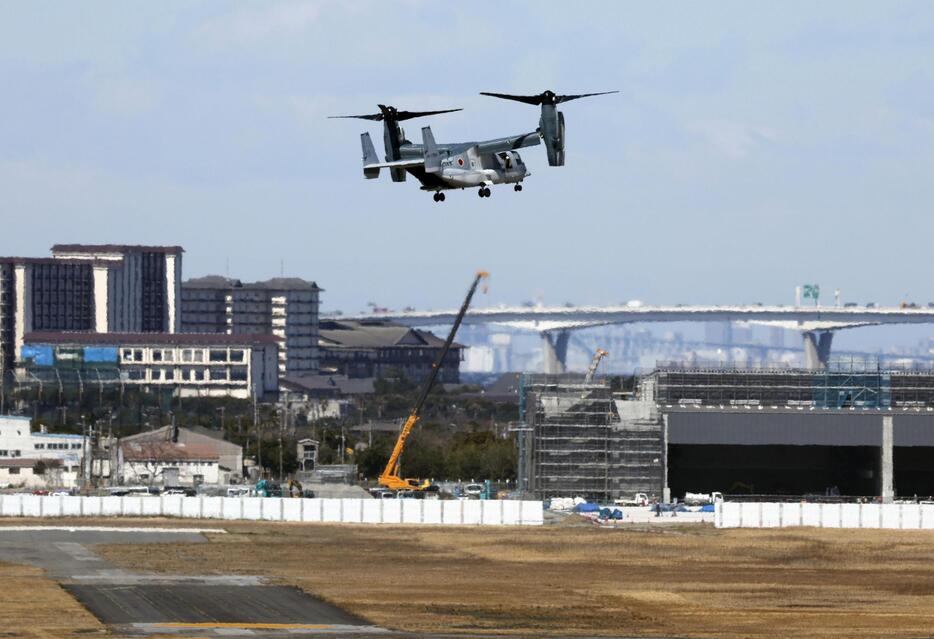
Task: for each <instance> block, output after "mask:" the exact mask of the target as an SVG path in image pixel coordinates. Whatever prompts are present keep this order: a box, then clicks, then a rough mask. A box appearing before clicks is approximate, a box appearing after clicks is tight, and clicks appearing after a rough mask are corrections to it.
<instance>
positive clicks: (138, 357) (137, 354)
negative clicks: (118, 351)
mask: <svg viewBox="0 0 934 639" xmlns="http://www.w3.org/2000/svg"><path fill="white" fill-rule="evenodd" d="M133 361H134V362H141V361H143V350H142V349H141V348H137V349H136V350H134V351H133Z"/></svg>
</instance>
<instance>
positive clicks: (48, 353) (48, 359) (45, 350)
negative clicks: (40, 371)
mask: <svg viewBox="0 0 934 639" xmlns="http://www.w3.org/2000/svg"><path fill="white" fill-rule="evenodd" d="M21 352H22V355H21V357H22V359H23V360H24V361H28V362H32V363H33V364H34V365H36V366H51V365H52V364H53V363H54V357H53V355H52V347H51V346H49V345H47V344H23V348H22V351H21Z"/></svg>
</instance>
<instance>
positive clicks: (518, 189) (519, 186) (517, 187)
mask: <svg viewBox="0 0 934 639" xmlns="http://www.w3.org/2000/svg"><path fill="white" fill-rule="evenodd" d="M513 188H514V189H515V190H516V192H517V193H518V192H519V191H521V190H522V185H521V184H517V185H515V186H514V187H513Z"/></svg>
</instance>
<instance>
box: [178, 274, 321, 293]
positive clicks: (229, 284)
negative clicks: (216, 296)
mask: <svg viewBox="0 0 934 639" xmlns="http://www.w3.org/2000/svg"><path fill="white" fill-rule="evenodd" d="M182 288H188V289H245V290H250V289H254V290H257V289H258V290H264V291H323V290H324V289H322V288H321V287H320V286H318V284H317V283H316V282H313V281H309V280H304V279H302V278H300V277H273V278H271V279H268V280H265V281H258V282H243V281H241V280H238V279H234V278H230V277H224V276H223V275H205V276H204V277H195V278H191V279H188V280H185V281H184V282H182Z"/></svg>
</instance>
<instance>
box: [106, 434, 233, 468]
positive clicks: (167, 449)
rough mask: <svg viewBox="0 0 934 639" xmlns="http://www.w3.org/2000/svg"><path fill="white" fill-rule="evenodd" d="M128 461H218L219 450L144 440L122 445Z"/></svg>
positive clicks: (122, 443) (211, 447) (165, 441)
mask: <svg viewBox="0 0 934 639" xmlns="http://www.w3.org/2000/svg"><path fill="white" fill-rule="evenodd" d="M120 450H121V452H122V453H123V458H124V459H125V460H127V461H167V462H171V461H217V460H219V459H220V454H219V453H218V451H217V448H216V447H214V446H211V445H205V444H185V443H182V442H179V443H175V442H172V441H171V440H166V439H143V440H135V441H125V440H124V441H123V442H121V443H120Z"/></svg>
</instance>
